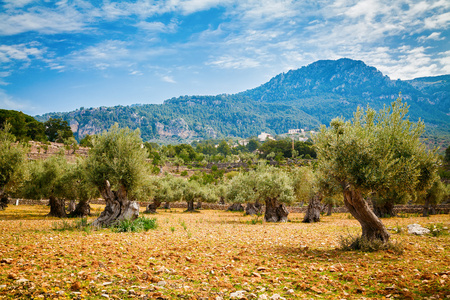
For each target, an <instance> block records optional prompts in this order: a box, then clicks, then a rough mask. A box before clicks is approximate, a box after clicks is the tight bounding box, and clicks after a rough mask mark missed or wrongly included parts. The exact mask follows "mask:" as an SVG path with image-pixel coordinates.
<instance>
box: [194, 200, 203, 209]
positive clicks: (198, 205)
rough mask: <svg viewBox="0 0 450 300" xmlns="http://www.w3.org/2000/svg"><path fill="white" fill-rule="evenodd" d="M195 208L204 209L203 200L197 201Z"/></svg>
mask: <svg viewBox="0 0 450 300" xmlns="http://www.w3.org/2000/svg"><path fill="white" fill-rule="evenodd" d="M195 209H202V201H197V205H196V206H195Z"/></svg>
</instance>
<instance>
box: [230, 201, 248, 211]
mask: <svg viewBox="0 0 450 300" xmlns="http://www.w3.org/2000/svg"><path fill="white" fill-rule="evenodd" d="M227 211H244V206H242V204H241V203H233V204H231V205H230V206H229V207H228V209H227Z"/></svg>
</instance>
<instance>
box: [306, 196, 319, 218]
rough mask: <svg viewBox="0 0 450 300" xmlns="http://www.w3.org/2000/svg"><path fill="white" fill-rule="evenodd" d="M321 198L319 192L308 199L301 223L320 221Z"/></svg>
mask: <svg viewBox="0 0 450 300" xmlns="http://www.w3.org/2000/svg"><path fill="white" fill-rule="evenodd" d="M321 200H322V195H321V194H319V193H317V194H315V195H314V196H312V197H311V198H310V199H309V204H308V208H307V210H306V214H305V217H304V218H303V223H314V222H320V211H321V210H322V205H321V204H320V201H321Z"/></svg>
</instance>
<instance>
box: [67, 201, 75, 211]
mask: <svg viewBox="0 0 450 300" xmlns="http://www.w3.org/2000/svg"><path fill="white" fill-rule="evenodd" d="M67 211H68V212H69V214H71V213H72V212H74V211H75V200H70V201H69V205H68V206H67Z"/></svg>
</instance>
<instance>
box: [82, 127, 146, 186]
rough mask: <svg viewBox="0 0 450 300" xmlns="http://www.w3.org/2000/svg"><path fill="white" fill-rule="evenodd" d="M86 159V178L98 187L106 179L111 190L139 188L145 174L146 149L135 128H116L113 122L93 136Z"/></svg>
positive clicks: (102, 184)
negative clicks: (105, 129)
mask: <svg viewBox="0 0 450 300" xmlns="http://www.w3.org/2000/svg"><path fill="white" fill-rule="evenodd" d="M92 144H93V147H92V149H91V150H90V151H89V156H88V158H87V159H86V167H87V170H88V177H89V180H90V181H91V182H92V183H93V184H95V185H96V186H97V187H99V188H100V189H101V188H103V187H104V185H105V182H106V181H107V180H108V181H109V182H110V184H111V186H112V188H113V190H116V189H118V188H119V187H123V188H124V189H125V190H126V191H127V193H131V194H130V195H132V194H133V191H134V190H139V188H140V187H141V186H142V184H143V180H144V179H145V177H146V176H147V174H148V173H149V172H148V170H147V163H146V159H147V157H148V153H147V150H146V149H145V147H142V145H143V143H142V139H141V138H140V136H139V130H138V129H136V130H134V131H132V130H130V129H129V128H122V129H119V126H118V125H117V124H115V125H114V126H112V127H111V128H110V130H109V131H105V132H103V133H102V134H100V135H96V136H94V137H93V140H92Z"/></svg>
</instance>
